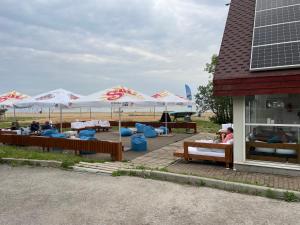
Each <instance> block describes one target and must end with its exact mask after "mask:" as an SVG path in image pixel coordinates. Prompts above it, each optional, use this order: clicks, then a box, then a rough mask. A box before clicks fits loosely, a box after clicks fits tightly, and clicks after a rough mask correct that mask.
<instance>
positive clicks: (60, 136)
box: [50, 133, 66, 138]
mask: <svg viewBox="0 0 300 225" xmlns="http://www.w3.org/2000/svg"><path fill="white" fill-rule="evenodd" d="M50 137H53V138H66V135H65V134H60V133H57V134H51V136H50Z"/></svg>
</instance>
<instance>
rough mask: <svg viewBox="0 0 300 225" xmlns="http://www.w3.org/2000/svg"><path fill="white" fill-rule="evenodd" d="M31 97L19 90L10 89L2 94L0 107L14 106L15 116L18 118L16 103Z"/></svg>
mask: <svg viewBox="0 0 300 225" xmlns="http://www.w3.org/2000/svg"><path fill="white" fill-rule="evenodd" d="M26 98H29V96H28V95H25V94H22V93H20V92H17V91H15V90H14V91H10V92H7V93H4V94H2V95H0V107H1V108H5V109H7V108H12V107H13V109H14V118H15V119H16V109H15V107H14V104H15V103H17V102H19V101H21V100H23V99H26Z"/></svg>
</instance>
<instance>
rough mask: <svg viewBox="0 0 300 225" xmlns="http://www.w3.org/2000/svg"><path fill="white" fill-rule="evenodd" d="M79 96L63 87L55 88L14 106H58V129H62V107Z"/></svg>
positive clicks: (67, 106)
mask: <svg viewBox="0 0 300 225" xmlns="http://www.w3.org/2000/svg"><path fill="white" fill-rule="evenodd" d="M81 97H82V96H81V95H79V94H75V93H73V92H70V91H67V90H64V89H56V90H53V91H49V92H45V93H42V94H39V95H36V96H34V97H31V98H28V99H25V100H22V101H20V102H17V103H16V104H15V106H16V107H17V108H31V107H47V108H52V107H55V108H59V111H60V131H62V109H63V108H69V107H70V104H71V101H73V100H76V99H79V98H81ZM49 113H50V112H49Z"/></svg>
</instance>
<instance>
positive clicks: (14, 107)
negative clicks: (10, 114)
mask: <svg viewBox="0 0 300 225" xmlns="http://www.w3.org/2000/svg"><path fill="white" fill-rule="evenodd" d="M14 120H15V121H17V120H16V107H15V106H14Z"/></svg>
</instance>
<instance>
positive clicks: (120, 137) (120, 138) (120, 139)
mask: <svg viewBox="0 0 300 225" xmlns="http://www.w3.org/2000/svg"><path fill="white" fill-rule="evenodd" d="M119 141H120V142H122V135H121V107H119Z"/></svg>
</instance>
